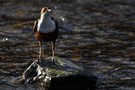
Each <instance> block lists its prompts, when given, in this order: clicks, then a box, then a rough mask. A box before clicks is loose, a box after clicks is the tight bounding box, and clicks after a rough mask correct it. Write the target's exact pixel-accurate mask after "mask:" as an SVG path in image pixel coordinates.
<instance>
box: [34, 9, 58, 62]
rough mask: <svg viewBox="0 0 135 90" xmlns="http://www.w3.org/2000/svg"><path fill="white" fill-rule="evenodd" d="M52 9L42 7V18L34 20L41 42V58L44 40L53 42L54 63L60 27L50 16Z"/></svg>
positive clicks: (35, 33) (36, 32)
mask: <svg viewBox="0 0 135 90" xmlns="http://www.w3.org/2000/svg"><path fill="white" fill-rule="evenodd" d="M50 11H51V9H49V8H48V7H43V8H42V9H41V16H40V19H38V20H36V21H35V22H34V26H33V32H34V36H35V38H36V39H37V40H38V42H39V60H42V42H51V43H52V61H53V63H54V54H55V41H56V39H57V36H58V32H59V28H58V23H57V21H56V20H54V18H53V17H51V16H50Z"/></svg>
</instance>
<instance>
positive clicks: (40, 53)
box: [39, 41, 42, 61]
mask: <svg viewBox="0 0 135 90" xmlns="http://www.w3.org/2000/svg"><path fill="white" fill-rule="evenodd" d="M41 60H42V42H41V41H39V61H41Z"/></svg>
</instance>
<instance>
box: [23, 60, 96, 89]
mask: <svg viewBox="0 0 135 90" xmlns="http://www.w3.org/2000/svg"><path fill="white" fill-rule="evenodd" d="M21 80H23V83H25V84H27V83H38V84H40V85H43V86H44V87H45V88H46V89H47V90H69V89H72V90H73V89H74V90H94V89H95V88H96V81H97V77H96V76H94V75H93V74H92V73H91V72H90V71H89V70H84V69H83V68H82V67H80V66H77V65H75V64H73V63H72V62H70V61H67V60H64V59H59V58H55V64H53V63H52V62H51V60H50V59H49V58H48V59H46V60H42V61H41V62H38V60H36V61H34V62H33V63H32V64H31V65H30V66H29V67H28V68H27V69H26V70H25V71H24V73H23V75H22V79H21Z"/></svg>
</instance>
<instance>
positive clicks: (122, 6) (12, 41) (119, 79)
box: [0, 0, 135, 90]
mask: <svg viewBox="0 0 135 90" xmlns="http://www.w3.org/2000/svg"><path fill="white" fill-rule="evenodd" d="M0 2H1V3H0V8H1V11H0V86H1V87H0V89H4V90H9V88H10V89H11V88H12V89H17V90H18V89H20V90H24V89H27V90H37V89H39V90H40V89H41V90H42V89H43V88H42V87H37V86H35V85H28V86H27V87H25V86H23V85H16V84H14V83H12V82H13V81H14V80H15V79H16V78H17V76H19V75H21V73H22V72H23V71H24V70H25V69H26V68H27V66H28V64H29V63H31V62H32V61H34V60H36V59H37V58H38V43H37V41H36V40H35V38H34V36H33V32H32V26H33V22H34V20H36V19H37V18H39V16H40V15H39V14H40V13H39V12H40V9H41V7H43V6H45V5H47V6H50V7H51V8H52V9H53V10H52V16H54V17H55V18H56V20H57V21H58V23H59V27H60V34H59V37H58V40H57V43H56V55H57V56H59V57H61V58H66V59H68V60H72V61H73V62H74V63H76V64H78V65H80V66H83V67H84V68H87V69H90V70H91V71H92V72H93V73H94V74H95V75H97V77H98V78H99V79H98V82H97V86H98V87H97V90H101V89H105V90H108V89H109V90H110V89H115V90H117V89H119V90H123V89H130V90H133V89H135V86H134V84H135V54H134V52H135V21H134V20H135V16H134V14H135V2H134V0H85V1H83V0H74V1H69V0H64V1H60V0H47V2H50V3H46V2H44V0H41V1H33V2H29V0H24V1H19V2H18V0H13V1H12V2H11V1H10V0H6V1H4V0H2V1H0ZM48 44H49V43H47V44H46V43H45V45H44V50H43V55H44V58H45V57H48V56H50V55H51V51H50V49H48V48H49V46H50V45H48Z"/></svg>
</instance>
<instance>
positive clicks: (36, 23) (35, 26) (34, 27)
mask: <svg viewBox="0 0 135 90" xmlns="http://www.w3.org/2000/svg"><path fill="white" fill-rule="evenodd" d="M37 25H38V20H36V21H35V22H34V26H33V33H35V32H36V31H37Z"/></svg>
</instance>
